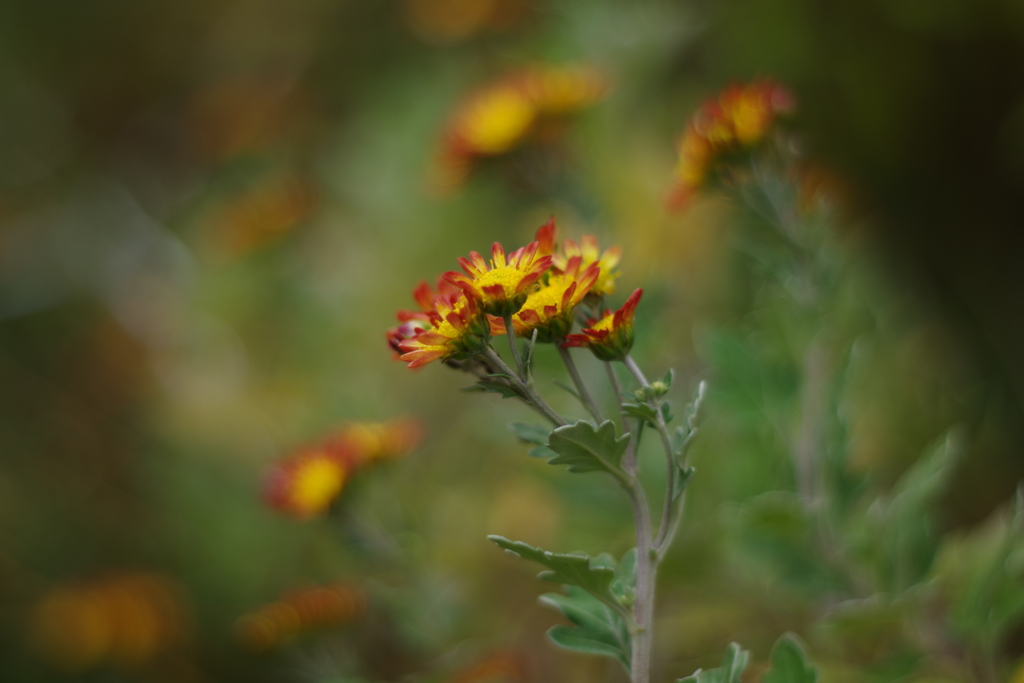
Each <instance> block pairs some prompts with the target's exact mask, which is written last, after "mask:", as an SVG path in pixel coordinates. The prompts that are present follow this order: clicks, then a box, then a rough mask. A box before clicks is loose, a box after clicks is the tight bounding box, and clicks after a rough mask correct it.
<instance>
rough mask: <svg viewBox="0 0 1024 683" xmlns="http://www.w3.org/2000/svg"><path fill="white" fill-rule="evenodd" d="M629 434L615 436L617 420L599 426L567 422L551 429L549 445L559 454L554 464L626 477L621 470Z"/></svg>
mask: <svg viewBox="0 0 1024 683" xmlns="http://www.w3.org/2000/svg"><path fill="white" fill-rule="evenodd" d="M628 442H629V437H628V436H621V437H616V436H615V423H614V422H612V421H611V420H605V421H604V422H602V423H601V425H600V426H599V427H597V428H596V429H595V428H594V425H592V424H590V423H589V422H586V421H582V420H581V421H580V422H577V423H575V424H571V425H565V426H563V427H559V428H558V429H556V430H554V431H553V432H551V435H550V436H549V437H548V447H549V448H550V449H551V450H553V451H555V452H556V453H558V456H557V457H554V458H552V459H551V460H548V463H549V464H551V465H567V466H568V469H569V471H570V472H608V473H609V474H611V475H613V476H615V477H621V476H623V473H622V470H621V469H619V462H620V461H621V460H622V454H623V453H625V452H626V444H627V443H628Z"/></svg>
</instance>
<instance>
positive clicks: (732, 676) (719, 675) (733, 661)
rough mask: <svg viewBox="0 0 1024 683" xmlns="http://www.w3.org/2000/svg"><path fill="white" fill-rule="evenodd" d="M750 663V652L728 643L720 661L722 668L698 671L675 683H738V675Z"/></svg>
mask: <svg viewBox="0 0 1024 683" xmlns="http://www.w3.org/2000/svg"><path fill="white" fill-rule="evenodd" d="M749 662H750V651H749V650H744V649H742V648H740V646H739V645H738V644H736V643H729V647H727V648H726V650H725V657H724V658H723V659H722V666H720V667H718V668H717V669H708V670H707V671H701V670H700V669H698V670H697V671H694V672H693V673H692V674H690V675H689V676H687V677H686V678H680V679H678V680H677V681H676V683H740V675H741V674H742V673H743V670H744V669H746V668H747V664H748V663H749Z"/></svg>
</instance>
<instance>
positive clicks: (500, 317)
mask: <svg viewBox="0 0 1024 683" xmlns="http://www.w3.org/2000/svg"><path fill="white" fill-rule="evenodd" d="M620 258H621V250H620V249H619V248H618V247H612V248H610V249H607V250H605V251H604V252H602V251H601V249H600V248H599V246H598V242H597V239H596V238H595V237H593V236H592V235H585V236H584V237H583V238H582V239H581V240H580V241H579V242H576V241H575V240H571V239H567V240H565V241H563V242H562V243H561V244H558V243H557V240H556V227H555V220H554V218H552V219H551V220H549V221H548V222H547V223H545V224H544V225H543V226H541V227H540V228H539V229H538V230H537V235H536V239H535V240H534V241H533V242H531V243H530V244H529V245H527V246H525V247H521V248H519V249H517V250H515V251H514V252H512V253H511V254H508V255H506V253H505V250H504V248H503V247H502V246H501V245H500V244H498V243H495V244H494V246H493V247H492V249H491V258H490V260H486V259H484V257H483V256H481V255H480V254H479V253H477V252H475V251H474V252H470V254H469V257H468V258H460V259H459V264H460V265H461V266H462V269H463V271H464V272H462V273H460V272H457V271H450V272H447V273H445V274H444V275H442V276H441V278H440V279H439V281H438V285H437V289H436V291H435V290H434V289H432V288H431V287H430V285H428V284H427V283H426V282H422V283H420V285H419V286H418V287H417V288H416V289H415V290H414V291H413V298H414V299H415V301H416V303H417V305H418V307H419V308H418V310H402V311H399V312H398V320H399V323H400V324H399V325H398V326H396V327H393V328H391V329H390V330H388V332H387V339H388V344H389V345H390V346H391V348H392V349H393V350H394V351H395V352H396V354H398V357H399V358H400V359H401V360H403V361H405V362H406V363H408V364H409V367H410V368H418V367H420V366H422V365H425V364H427V363H429V362H431V361H434V360H440V361H444V362H449V363H451V364H458V362H460V361H467V360H470V359H475V358H479V356H480V354H481V353H483V351H484V349H485V348H486V347H487V344H488V343H489V341H490V338H491V337H492V336H497V335H503V334H505V333H506V327H505V321H506V320H511V321H512V325H513V330H514V332H515V334H516V335H518V336H523V337H532V336H533V334H534V333H536V334H537V341H540V342H545V343H558V344H562V345H577V346H579V345H581V344H578V343H577V344H568V343H567V341H566V340H568V339H571V338H572V337H573V336H574V335H571V334H570V333H571V331H572V328H573V324H574V321H575V312H576V309H577V307H578V306H579V305H580V304H583V303H586V304H588V305H589V306H590V307H591V308H593V309H595V311H596V310H600V302H601V301H602V300H603V298H604V297H605V296H607V295H611V294H614V293H615V281H616V279H617V278H618V277H619V272H618V271H617V270H616V269H615V267H616V266H617V265H618V262H619V259H620ZM631 300H632V299H631ZM627 305H628V304H627ZM635 305H636V303H635V301H634V302H633V304H632V306H634V307H635ZM616 321H617V322H615V325H620V324H621V325H622V326H628V327H629V330H630V331H629V333H628V334H627V333H626V332H625V327H623V329H622V330H620V331H618V332H616V334H615V335H613V337H614V339H615V343H616V344H617V345H616V347H615V348H616V349H618V350H619V351H622V350H623V349H624V351H623V353H625V352H628V350H629V348H628V347H629V344H627V343H625V340H626V339H627V338H628V339H629V340H630V343H631V340H632V326H631V325H632V308H630V310H629V315H628V316H626V317H623V316H620V317H619V318H618V319H616ZM602 329H603V328H602ZM616 330H618V328H616ZM606 336H607V335H606ZM602 343H603V342H600V341H598V342H595V343H593V344H589V345H588V346H589V347H590V348H591V350H594V352H595V353H596V354H599V353H600V351H599V350H600V349H601V348H602V346H601V345H602Z"/></svg>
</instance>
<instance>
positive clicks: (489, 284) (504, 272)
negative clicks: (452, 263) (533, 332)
mask: <svg viewBox="0 0 1024 683" xmlns="http://www.w3.org/2000/svg"><path fill="white" fill-rule="evenodd" d="M538 246H539V245H538V244H537V242H531V243H530V244H529V245H527V246H525V247H520V248H519V249H516V250H515V251H513V252H512V253H511V254H509V255H508V258H506V257H505V249H504V248H503V247H502V246H501V244H499V243H498V242H495V243H494V246H493V247H491V261H490V263H489V264H488V262H487V261H485V260H484V257H483V256H481V255H480V254H479V253H478V252H475V251H473V252H470V254H469V258H468V259H467V258H462V257H460V258H459V264H460V265H461V266H462V269H463V270H464V271H466V273H465V274H462V273H459V272H456V271H449V272H447V273H445V274H444V277H445V279H446V280H448V281H449V282H451V283H452V284H453V285H455V286H456V287H459V288H460V289H462V290H463V291H464V292H465V293H466V297H467V299H468V301H469V302H476V303H477V304H479V306H480V309H481V310H482V311H483V312H484V313H488V314H490V315H494V316H497V317H499V318H503V317H505V316H506V315H512V314H513V313H517V312H518V311H519V309H521V308H522V307H523V304H525V303H526V299H527V297H528V296H529V294H530V291H531V288H532V287H533V286H534V285H535V284H536V283H537V280H539V279H540V276H541V275H543V274H544V272H545V271H546V270H547V269H548V268H550V267H551V256H538V254H537V249H538Z"/></svg>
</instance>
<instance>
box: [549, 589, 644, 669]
mask: <svg viewBox="0 0 1024 683" xmlns="http://www.w3.org/2000/svg"><path fill="white" fill-rule="evenodd" d="M540 601H541V603H542V604H546V605H548V606H550V607H554V608H556V609H558V610H559V611H561V612H562V614H564V615H565V617H566V618H567V619H568V620H569V621H571V622H572V623H573V624H574V627H570V626H556V627H555V628H554V629H552V631H555V633H554V635H552V633H551V632H549V634H548V635H549V637H551V639H552V641H553V642H555V643H556V644H557V645H559V646H561V647H564V648H567V649H570V650H576V651H579V652H587V653H589V654H597V655H603V656H606V657H612V658H614V659H616V660H617V661H618V662H619V663H620V664H622V666H623V667H625V669H626V671H627V672H628V671H629V664H630V650H631V646H630V637H629V631H628V629H627V628H626V625H625V623H624V622H623V620H622V618H621V617H620V616H619V615H618V614H617V613H616V612H615V611H614V610H613V609H611V608H610V607H609V606H608V605H605V604H604V603H602V602H600V601H599V600H597V599H596V598H595V597H594V596H592V595H590V594H589V593H587V592H586V591H584V590H583V589H581V588H579V587H577V586H566V594H563V593H546V594H544V595H542V596H541V597H540Z"/></svg>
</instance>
